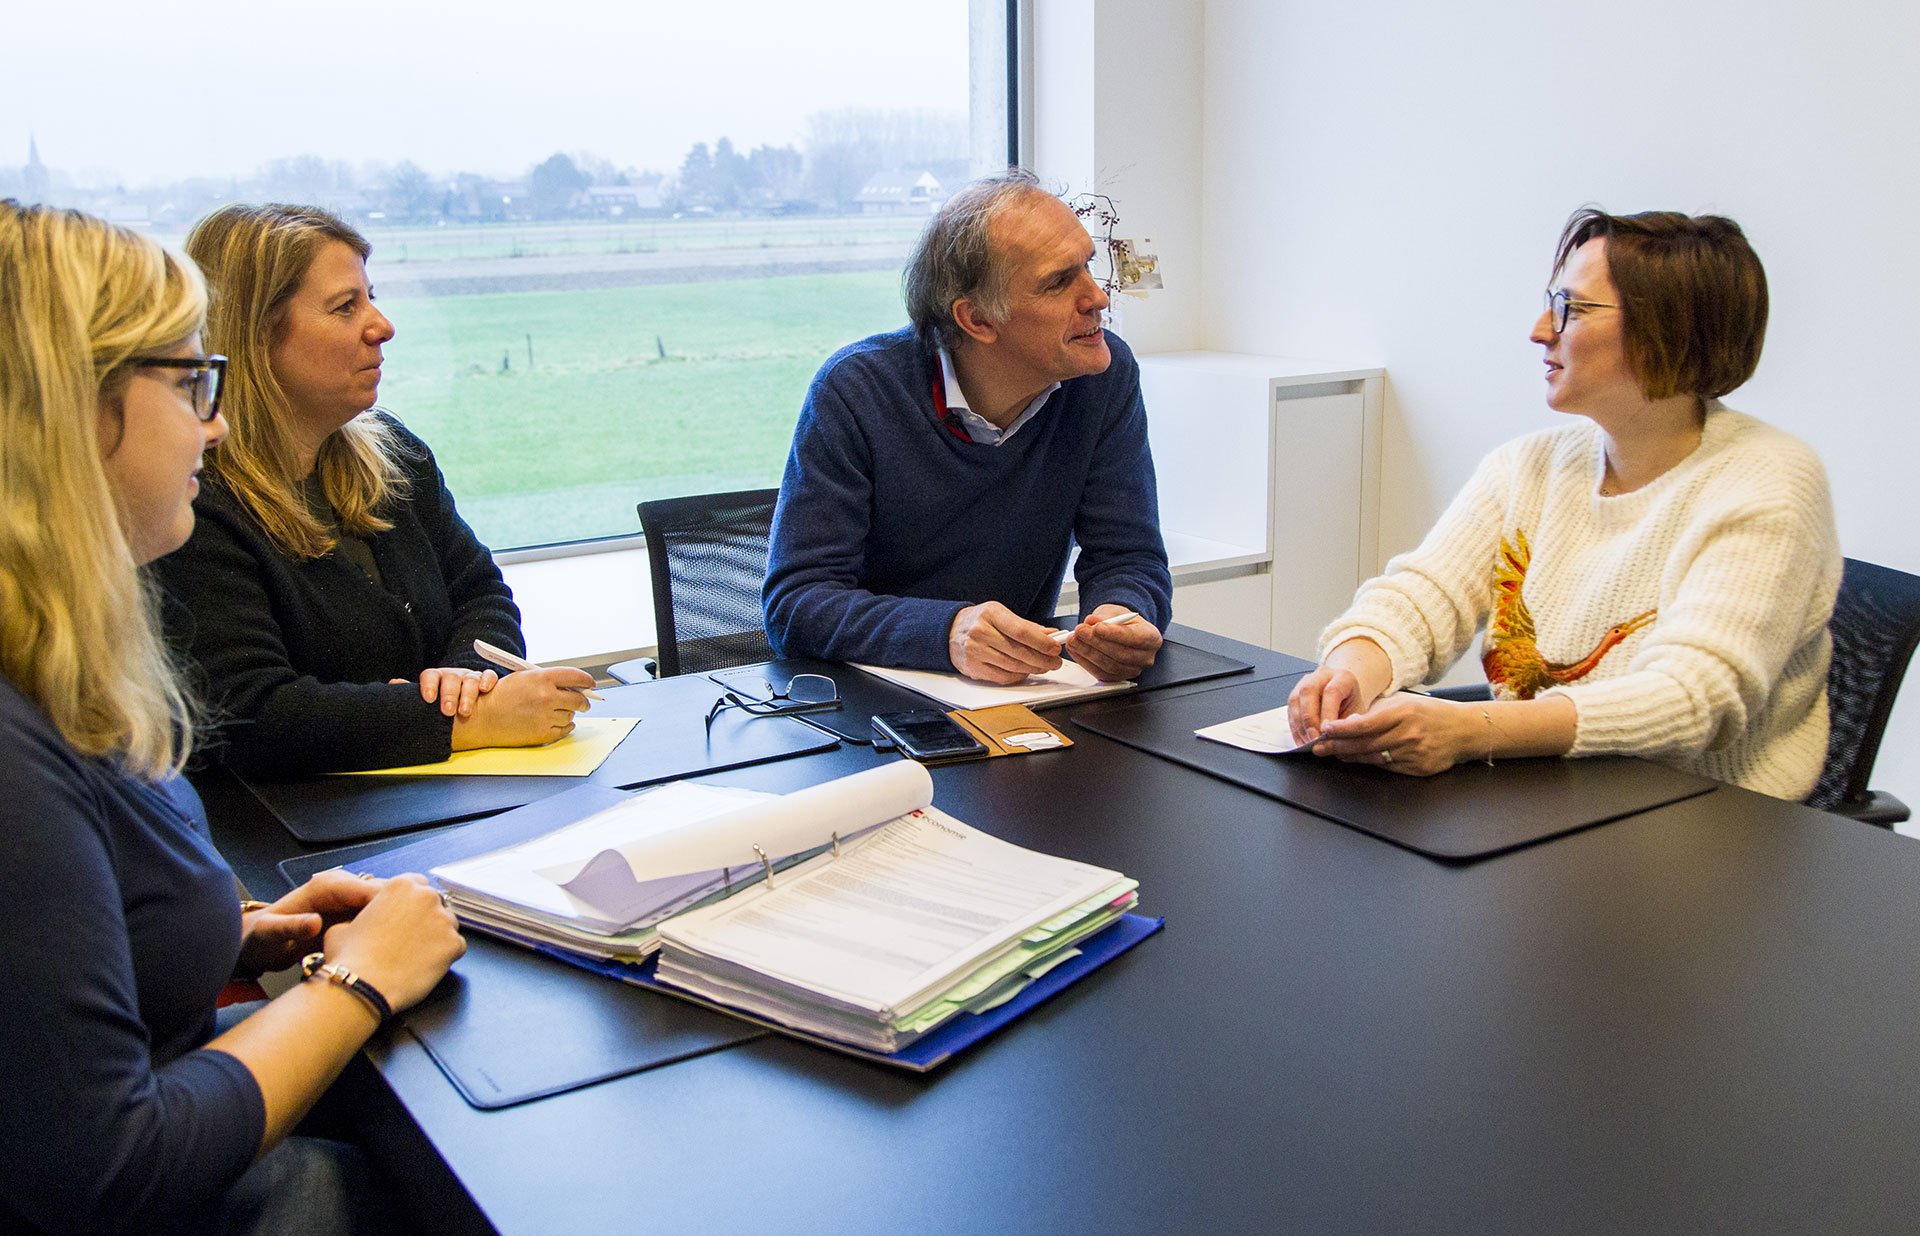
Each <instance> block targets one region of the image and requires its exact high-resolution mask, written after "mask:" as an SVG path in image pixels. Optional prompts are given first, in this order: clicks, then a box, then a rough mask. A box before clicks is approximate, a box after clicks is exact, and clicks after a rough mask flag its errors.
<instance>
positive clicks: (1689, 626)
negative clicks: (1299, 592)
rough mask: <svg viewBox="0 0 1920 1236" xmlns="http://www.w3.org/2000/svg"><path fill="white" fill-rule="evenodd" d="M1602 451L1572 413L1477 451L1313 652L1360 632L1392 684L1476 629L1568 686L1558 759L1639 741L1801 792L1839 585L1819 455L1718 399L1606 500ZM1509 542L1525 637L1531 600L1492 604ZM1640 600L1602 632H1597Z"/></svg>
mask: <svg viewBox="0 0 1920 1236" xmlns="http://www.w3.org/2000/svg"><path fill="white" fill-rule="evenodd" d="M1604 446H1605V438H1604V435H1603V434H1602V433H1601V430H1600V428H1599V426H1597V425H1595V424H1593V423H1592V422H1591V421H1588V420H1585V419H1584V418H1582V419H1579V420H1578V421H1576V423H1574V424H1570V425H1564V426H1561V427H1559V428H1556V429H1551V430H1547V431H1544V432H1541V433H1536V434H1531V435H1529V436H1527V437H1524V438H1520V439H1517V440H1515V441H1513V442H1509V443H1507V444H1506V445H1505V446H1502V447H1500V448H1499V449H1498V450H1496V451H1494V452H1493V453H1492V454H1491V455H1489V456H1487V458H1486V459H1485V460H1483V461H1481V464H1480V467H1479V469H1478V470H1477V471H1476V472H1475V473H1474V476H1473V479H1472V480H1471V481H1469V482H1468V483H1467V486H1466V488H1465V489H1463V490H1462V491H1461V492H1460V494H1459V496H1458V497H1456V498H1455V499H1454V501H1453V503H1452V505H1451V506H1449V507H1448V508H1447V511H1446V513H1445V514H1444V515H1442V516H1441V518H1440V522H1439V523H1438V524H1436V525H1435V526H1434V528H1433V531H1431V532H1430V533H1428V534H1427V538H1426V540H1424V541H1423V542H1421V544H1420V546H1419V548H1417V549H1415V550H1413V551H1412V552H1411V553H1407V554H1402V555H1400V556H1399V557H1397V558H1395V559H1393V561H1391V562H1389V563H1388V564H1387V567H1386V573H1385V574H1384V575H1382V576H1380V577H1379V578H1377V579H1372V580H1369V581H1367V582H1366V583H1365V584H1362V585H1361V586H1360V591H1359V593H1358V594H1357V595H1356V596H1355V598H1354V603H1353V605H1352V607H1351V608H1350V609H1348V611H1347V612H1346V613H1345V614H1342V615H1341V616H1340V617H1339V618H1338V619H1336V620H1335V621H1334V622H1333V623H1332V625H1330V626H1329V627H1327V629H1326V631H1325V632H1324V633H1322V635H1321V637H1320V648H1321V652H1322V655H1324V654H1325V652H1326V651H1327V650H1328V649H1331V648H1332V647H1334V646H1335V645H1336V644H1339V643H1342V642H1344V641H1346V640H1349V639H1353V638H1355V637H1357V636H1365V637H1366V638H1368V639H1371V640H1373V641H1374V642H1375V643H1377V644H1379V645H1380V647H1381V648H1383V649H1385V650H1386V653H1387V656H1388V657H1389V658H1390V659H1391V661H1392V663H1393V686H1392V689H1394V690H1398V689H1400V688H1402V687H1406V686H1410V685H1413V684H1416V683H1420V682H1426V681H1432V680H1435V679H1437V678H1438V677H1439V676H1440V675H1441V674H1442V673H1444V672H1445V670H1446V669H1447V667H1448V666H1450V665H1452V664H1453V662H1454V661H1455V660H1456V659H1458V658H1459V657H1460V656H1461V654H1462V653H1464V652H1465V651H1466V650H1467V648H1468V646H1469V645H1470V644H1471V643H1472V641H1473V638H1474V635H1475V633H1476V631H1478V630H1479V629H1480V627H1481V626H1482V625H1483V624H1486V625H1487V626H1488V639H1487V645H1486V647H1487V652H1486V660H1487V662H1488V663H1489V669H1490V677H1496V678H1497V677H1499V676H1500V675H1499V674H1498V673H1497V672H1495V671H1497V670H1499V669H1500V668H1501V667H1500V666H1496V665H1494V664H1493V663H1494V661H1495V659H1496V658H1502V659H1504V663H1505V664H1514V663H1517V662H1525V661H1528V660H1532V661H1533V670H1534V674H1535V675H1536V676H1538V675H1540V674H1542V673H1544V674H1545V675H1546V677H1545V678H1543V679H1541V680H1540V681H1541V685H1543V686H1545V687H1546V689H1545V690H1542V691H1540V694H1563V695H1565V696H1567V697H1568V698H1569V699H1571V700H1573V702H1574V705H1575V708H1576V709H1577V711H1578V721H1577V723H1576V729H1575V734H1574V741H1573V749H1572V750H1571V751H1570V752H1569V753H1568V754H1570V755H1575V756H1580V755H1613V754H1627V755H1642V756H1646V757H1648V758H1650V759H1655V760H1659V761H1661V762H1662V763H1666V764H1671V765H1674V766H1676V767H1679V768H1685V769H1688V770H1691V771H1693V772H1697V773H1700V774H1702V775H1704V776H1708V777H1712V778H1714V779H1716V780H1720V781H1728V782H1732V783H1734V784H1736V785H1741V786H1745V787H1747V788H1748V789H1752V790H1758V791H1760V792H1762V793H1765V794H1771V795H1774V796H1775V797H1778V798H1787V799H1801V798H1804V797H1806V795H1807V793H1808V792H1809V791H1810V790H1812V788H1813V784H1814V782H1815V781H1816V780H1817V779H1818V778H1819V775H1820V768H1821V765H1822V763H1823V762H1824V761H1825V759H1826V753H1827V693H1826V685H1827V662H1828V658H1829V656H1830V654H1831V651H1832V645H1831V642H1830V640H1829V639H1828V636H1827V619H1828V618H1829V617H1830V616H1831V614H1832V612H1833V599H1834V594H1835V592H1836V591H1837V590H1838V588H1839V583H1840V549H1839V542H1838V537H1837V535H1836V534H1835V531H1834V525H1833V504H1832V500H1831V498H1830V497H1829V495H1828V491H1827V477H1826V471H1825V469H1824V468H1822V467H1821V464H1820V460H1819V457H1818V456H1816V455H1815V454H1814V453H1813V451H1812V449H1810V448H1809V447H1807V446H1806V445H1805V444H1804V443H1802V442H1800V441H1799V440H1797V439H1795V438H1793V437H1791V436H1789V435H1788V434H1786V433H1783V432H1781V431H1780V430H1778V429H1774V428H1772V427H1771V426H1769V425H1766V424H1763V423H1762V422H1760V421H1757V420H1755V419H1754V418H1752V417H1750V416H1747V415H1744V414H1743V413H1740V412H1734V411H1731V410H1728V409H1726V408H1724V407H1721V406H1720V405H1719V404H1718V403H1717V402H1712V403H1709V405H1708V412H1707V418H1706V426H1705V429H1704V431H1703V432H1702V435H1701V440H1700V445H1699V446H1698V447H1697V448H1696V449H1695V450H1694V452H1693V453H1692V454H1691V455H1689V456H1688V457H1687V458H1686V459H1684V460H1682V461H1681V462H1680V463H1679V464H1677V465H1675V466H1674V467H1673V468H1672V469H1670V470H1669V471H1668V472H1667V473H1666V474H1664V475H1663V476H1661V477H1660V478H1659V479H1657V480H1655V481H1653V482H1652V483H1651V484H1649V485H1646V486H1643V487H1642V488H1640V489H1638V490H1635V491H1634V492H1633V493H1630V494H1623V495H1621V496H1619V497H1602V496H1600V483H1601V480H1602V479H1603V478H1604V476H1605V470H1606V457H1605V453H1604ZM1503 550H1505V551H1506V555H1507V556H1506V558H1505V561H1506V563H1507V567H1506V573H1507V578H1508V580H1509V583H1510V585H1512V584H1519V585H1520V586H1519V588H1518V597H1519V598H1520V602H1521V604H1522V605H1523V606H1524V608H1525V610H1526V611H1529V612H1530V614H1531V620H1532V626H1533V639H1532V641H1531V643H1532V645H1533V646H1534V647H1533V648H1530V647H1528V641H1527V640H1526V639H1525V635H1526V629H1525V628H1526V614H1524V613H1520V612H1517V611H1516V608H1515V605H1514V602H1513V601H1512V600H1509V601H1508V602H1507V603H1506V604H1504V605H1498V606H1497V605H1496V602H1497V599H1498V595H1499V592H1500V589H1499V588H1498V587H1497V586H1496V585H1497V583H1498V580H1499V578H1500V575H1501V572H1502V561H1503ZM1510 590H1512V589H1511V588H1510ZM1649 610H1652V611H1654V613H1653V614H1652V616H1651V618H1650V619H1649V620H1645V621H1644V622H1643V624H1642V625H1640V626H1639V627H1638V629H1634V630H1632V631H1631V632H1630V633H1627V634H1625V636H1624V638H1618V637H1617V633H1615V636H1614V638H1617V642H1614V643H1613V646H1611V647H1605V645H1606V644H1607V643H1608V642H1610V631H1609V628H1612V627H1614V626H1616V625H1617V624H1629V625H1631V623H1630V620H1632V619H1635V618H1637V617H1640V616H1641V615H1643V614H1645V613H1646V611H1649ZM1534 648H1537V654H1538V658H1544V660H1545V662H1546V668H1545V669H1544V670H1542V668H1541V667H1540V666H1539V663H1538V659H1537V658H1535V657H1533V656H1532V654H1533V652H1534ZM1599 650H1604V651H1603V655H1601V656H1600V657H1599V659H1598V661H1597V663H1595V664H1591V665H1582V664H1581V663H1582V662H1583V661H1591V658H1592V654H1593V653H1594V652H1596V651H1599ZM1521 694H1522V695H1526V694H1530V692H1527V691H1522V692H1521Z"/></svg>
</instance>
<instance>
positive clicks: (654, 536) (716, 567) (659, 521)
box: [607, 489, 780, 682]
mask: <svg viewBox="0 0 1920 1236" xmlns="http://www.w3.org/2000/svg"><path fill="white" fill-rule="evenodd" d="M779 495H780V491H779V490H777V489H748V490H743V491H740V492H738V493H729V494H695V495H693V496H690V497H685V498H662V499H660V500H659V501H656V502H642V503H641V504H640V531H641V532H642V533H644V534H645V535H646V538H647V559H648V566H649V567H650V569H651V570H652V573H653V622H654V630H655V632H656V633H657V635H658V640H657V642H658V643H659V646H660V650H659V654H658V664H659V677H662V678H670V677H673V676H674V675H676V674H697V673H705V672H706V671H708V670H715V669H724V668H726V667H727V666H730V665H746V664H749V663H751V662H754V661H764V660H767V659H768V658H770V657H771V656H773V647H772V645H770V644H768V643H767V632H766V626H765V624H764V622H763V621H762V618H761V610H760V585H761V584H762V583H763V582H764V581H765V579H766V576H767V538H768V534H769V533H770V531H771V530H772V527H773V503H774V499H775V498H777V497H779ZM644 666H645V663H644V662H642V661H637V660H636V661H622V662H620V663H619V664H618V665H613V666H609V667H608V670H607V672H608V673H610V674H612V675H613V676H614V677H615V678H617V679H619V680H620V681H621V682H637V681H640V680H641V679H643V678H647V677H651V676H652V675H650V674H648V673H647V672H646V669H645V667H644Z"/></svg>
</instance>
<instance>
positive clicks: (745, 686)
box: [708, 640, 1253, 746]
mask: <svg viewBox="0 0 1920 1236" xmlns="http://www.w3.org/2000/svg"><path fill="white" fill-rule="evenodd" d="M1252 669H1253V666H1251V665H1249V664H1248V663H1247V662H1245V661H1239V660H1235V659H1234V658H1232V657H1223V656H1221V655H1219V654H1218V653H1212V652H1206V651H1203V650H1202V649H1199V648H1195V647H1192V646H1191V645H1188V644H1182V643H1178V642H1176V641H1174V640H1168V641H1167V642H1166V643H1164V644H1162V645H1161V646H1160V655H1159V656H1157V657H1155V658H1154V662H1153V664H1152V665H1150V666H1148V667H1147V668H1146V669H1145V670H1143V671H1142V672H1141V674H1140V677H1139V678H1138V679H1137V680H1136V682H1135V685H1134V688H1133V690H1131V691H1128V692H1126V693H1125V696H1124V698H1127V699H1132V698H1133V697H1134V696H1136V695H1138V694H1139V693H1140V692H1142V691H1151V690H1154V689H1155V688H1157V687H1174V686H1179V685H1180V684H1182V683H1188V682H1204V681H1206V680H1207V679H1210V678H1224V677H1226V676H1227V675H1229V674H1244V673H1247V672H1249V671H1251V670H1252ZM795 674H824V675H826V676H827V677H828V678H831V679H833V681H834V685H836V686H837V687H839V688H840V707H838V708H836V709H831V710H828V711H823V712H813V713H807V714H806V719H807V720H808V721H810V722H812V723H813V724H814V725H817V726H819V727H820V728H822V729H824V730H827V731H829V732H831V733H833V734H835V735H837V736H839V737H840V738H844V739H845V740H847V741H848V742H855V743H860V744H862V745H863V746H865V745H871V744H872V742H873V718H874V716H875V715H876V714H878V713H883V712H904V711H906V710H908V709H913V708H925V707H927V705H928V702H929V701H928V699H927V697H926V696H924V695H922V694H920V693H919V692H918V691H912V690H909V689H908V688H906V687H903V686H900V685H899V684H897V683H892V682H888V681H887V680H886V679H884V678H877V677H875V676H874V675H872V674H869V673H866V672H864V671H862V670H860V669H857V668H855V667H854V666H852V665H848V664H846V663H844V662H840V661H818V660H815V659H813V658H811V657H783V658H781V659H779V660H775V661H762V662H760V663H759V664H757V665H742V666H739V667H737V668H734V669H726V670H718V671H716V672H714V673H712V674H710V675H708V677H710V678H711V679H712V680H713V681H714V682H716V683H718V684H720V685H722V686H725V687H726V688H727V689H729V690H732V691H736V692H738V693H740V694H741V695H743V696H747V697H751V698H754V699H765V698H767V697H768V696H769V695H771V694H773V692H774V691H776V690H785V689H786V685H787V680H788V679H790V678H792V677H793V676H794V675H795ZM1116 698H1119V697H1116Z"/></svg>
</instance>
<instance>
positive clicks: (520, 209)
mask: <svg viewBox="0 0 1920 1236" xmlns="http://www.w3.org/2000/svg"><path fill="white" fill-rule="evenodd" d="M442 213H443V214H445V215H446V217H447V218H449V219H453V220H457V221H459V222H462V223H505V222H508V221H510V220H511V221H519V220H525V219H531V218H533V189H532V187H531V186H530V185H529V184H528V183H527V182H526V181H524V180H488V179H487V178H485V177H482V176H475V175H473V174H471V173H468V172H462V173H460V174H459V175H457V176H455V177H454V183H453V185H452V187H451V188H449V189H448V191H447V195H446V199H445V205H444V207H443V209H442Z"/></svg>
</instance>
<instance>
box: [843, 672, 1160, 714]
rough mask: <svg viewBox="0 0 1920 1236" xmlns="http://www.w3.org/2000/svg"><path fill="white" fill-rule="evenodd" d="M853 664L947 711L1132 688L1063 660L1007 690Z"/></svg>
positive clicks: (1034, 704)
mask: <svg viewBox="0 0 1920 1236" xmlns="http://www.w3.org/2000/svg"><path fill="white" fill-rule="evenodd" d="M856 665H857V668H859V669H863V670H865V671H866V672H867V673H869V674H872V675H874V676H875V677H877V678H884V679H886V680H887V681H888V682H893V683H898V684H899V685H901V686H903V687H905V688H907V689H908V690H909V691H918V692H919V693H920V694H922V695H924V696H927V697H929V698H931V699H933V700H936V701H938V702H939V703H941V704H944V705H946V706H947V707H948V708H992V707H993V706H994V705H996V704H1025V705H1026V706H1027V707H1029V708H1046V707H1049V706H1050V705H1053V704H1065V703H1068V702H1070V701H1072V700H1083V699H1088V698H1090V697H1092V696H1096V695H1111V694H1112V693H1114V692H1116V691H1128V690H1131V689H1132V688H1133V684H1132V683H1130V682H1101V681H1100V680H1099V679H1098V678H1095V677H1094V676H1093V675H1092V674H1089V673H1088V672H1087V671H1086V670H1085V669H1084V668H1082V667H1081V666H1079V665H1077V664H1075V663H1074V662H1072V661H1062V662H1061V663H1060V668H1059V669H1057V670H1053V671H1051V672H1049V673H1045V674H1035V675H1033V676H1032V677H1031V678H1029V679H1027V680H1026V681H1025V682H1017V683H1014V684H1013V685H1012V686H1006V687H1003V686H998V685H996V684H994V683H991V682H979V681H976V680H975V679H972V678H966V677H963V676H962V675H960V674H956V673H951V672H942V671H938V670H912V669H892V668H889V667H887V666H883V665H858V663H856Z"/></svg>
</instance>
